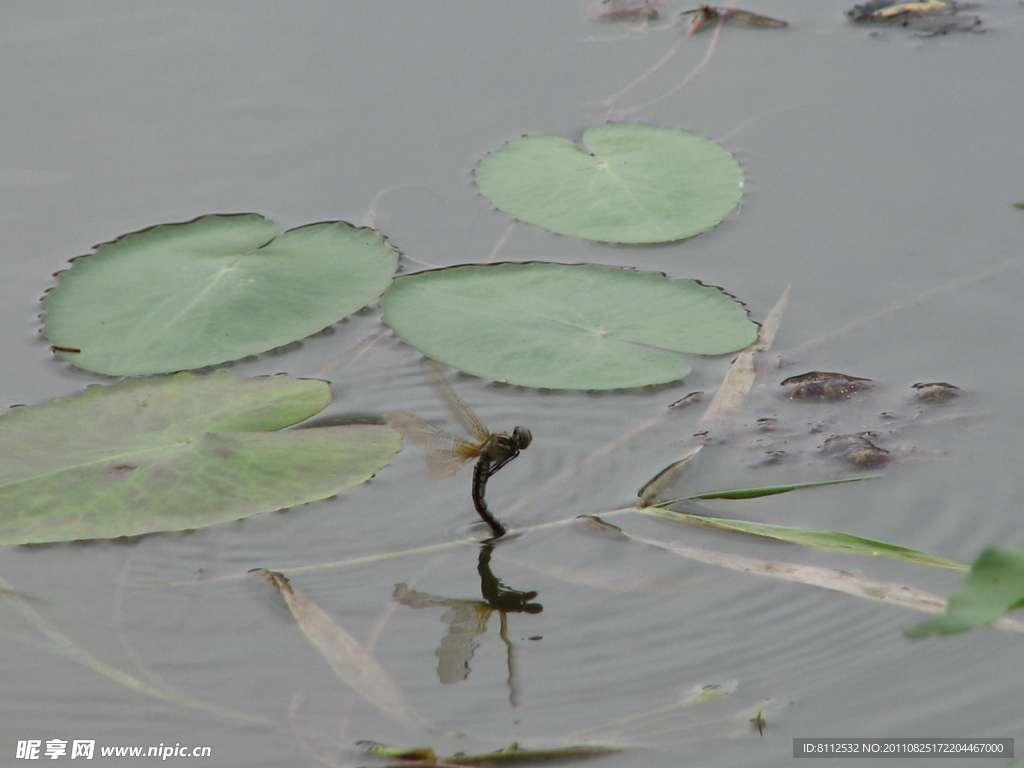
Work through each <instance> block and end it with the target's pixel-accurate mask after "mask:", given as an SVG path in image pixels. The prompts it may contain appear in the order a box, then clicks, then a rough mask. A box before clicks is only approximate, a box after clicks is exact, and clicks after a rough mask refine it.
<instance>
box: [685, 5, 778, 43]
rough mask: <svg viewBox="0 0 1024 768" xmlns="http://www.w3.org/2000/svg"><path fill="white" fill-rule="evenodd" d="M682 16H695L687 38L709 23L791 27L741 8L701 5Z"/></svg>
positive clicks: (687, 32)
mask: <svg viewBox="0 0 1024 768" xmlns="http://www.w3.org/2000/svg"><path fill="white" fill-rule="evenodd" d="M680 15H681V16H690V15H692V16H693V21H692V22H690V27H689V29H687V30H686V36H687V37H689V36H690V35H692V34H693V33H694V32H697V31H698V30H699V29H700V28H701V27H703V26H704V24H705V23H707V22H709V21H723V22H725V21H738V22H740V23H741V24H753V25H754V26H755V27H788V26H789V22H788V21H782V20H781V19H773V18H771V17H769V16H762V15H761V14H760V13H753V12H751V11H742V10H740V9H739V8H719V7H717V6H714V5H701V6H698V7H697V8H691V9H690V10H689V11H683V12H682V14H680Z"/></svg>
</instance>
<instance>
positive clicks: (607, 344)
mask: <svg viewBox="0 0 1024 768" xmlns="http://www.w3.org/2000/svg"><path fill="white" fill-rule="evenodd" d="M381 306H382V307H383V309H384V320H385V322H386V323H387V324H388V325H389V326H390V327H391V328H392V330H394V332H395V333H396V334H397V335H398V337H399V338H400V339H402V341H404V342H406V343H407V344H409V345H410V346H413V347H415V348H416V349H418V350H419V351H420V352H422V353H423V354H424V355H426V356H427V357H430V358H432V359H434V360H438V361H440V362H443V363H447V364H448V365H451V366H454V367H455V368H458V369H459V370H461V371H464V372H465V373H469V374H472V375H474V376H480V377H482V378H486V379H491V380H493V381H501V382H506V383H509V384H515V385H518V386H523V387H543V388H546V389H624V388H627V387H639V386H646V385H651V384H662V383H665V382H669V381H676V380H678V379H681V378H683V377H684V376H686V375H687V374H688V373H689V372H690V370H691V369H690V366H689V365H687V364H686V363H685V362H684V361H682V360H680V359H679V358H678V357H677V356H676V355H674V354H671V353H678V352H683V353H687V354H691V355H721V354H727V353H729V352H735V351H736V350H739V349H742V348H743V347H745V346H747V345H748V344H749V343H750V342H752V341H753V340H754V338H755V337H756V335H757V325H756V324H755V323H754V322H753V321H751V320H750V318H749V317H748V316H747V311H746V309H745V308H744V306H743V305H742V304H740V303H739V302H738V301H736V300H735V299H734V298H733V297H732V296H730V295H729V294H727V293H726V292H725V291H723V290H721V289H720V288H715V287H713V286H708V285H703V284H702V283H699V282H697V281H696V280H670V279H668V278H667V277H666V276H665V275H663V274H661V273H654V272H635V271H633V270H629V269H622V268H618V267H603V266H597V265H593V264H575V265H572V264H549V263H541V262H532V263H514V264H512V263H506V264H492V265H486V266H483V265H479V266H478V265H466V266H459V267H449V268H446V269H436V270H430V271H426V272H419V273H416V274H413V275H406V276H402V277H399V278H396V279H395V281H394V282H393V283H392V286H391V288H390V289H389V290H388V292H387V293H385V294H384V296H382V297H381Z"/></svg>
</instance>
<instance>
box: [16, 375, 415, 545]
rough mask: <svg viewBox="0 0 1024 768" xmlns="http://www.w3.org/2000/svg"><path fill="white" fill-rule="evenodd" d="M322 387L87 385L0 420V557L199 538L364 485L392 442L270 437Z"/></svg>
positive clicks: (373, 428) (307, 410)
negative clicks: (178, 534)
mask: <svg viewBox="0 0 1024 768" xmlns="http://www.w3.org/2000/svg"><path fill="white" fill-rule="evenodd" d="M330 400H331V395H330V388H329V387H328V385H327V383H326V382H323V381H313V380H303V379H293V378H291V377H290V376H287V375H284V374H279V375H277V376H269V377H262V378H256V379H243V378H240V377H237V376H234V375H231V374H228V373H217V374H213V375H210V376H197V375H195V374H191V373H179V374H175V375H173V376H161V377H155V378H146V379H126V380H125V381H122V382H120V383H119V384H115V385H113V386H109V387H102V386H92V387H89V388H88V389H86V390H85V392H83V393H82V394H81V395H79V396H77V397H68V398H61V399H59V400H54V401H53V402H50V403H46V404H45V405H35V406H22V407H18V408H14V409H12V410H11V411H9V412H8V413H6V414H4V415H3V416H0V544H29V543H40V542H50V541H68V540H72V539H95V538H111V537H116V536H135V535H138V534H143V533H151V532H154V531H177V530H183V529H187V528H202V527H204V526H207V525H213V524H215V523H222V522H227V521H230V520H237V519H238V518H241V517H248V516H249V515H254V514H256V513H258V512H269V511H272V510H277V509H284V508H287V507H292V506H295V505H297V504H304V503H306V502H310V501H315V500H317V499H324V498H327V497H329V496H333V495H334V494H336V493H339V492H341V491H342V490H344V489H345V488H348V487H350V486H352V485H355V484H357V483H361V482H363V481H365V480H367V479H369V478H370V477H372V476H373V474H374V473H375V472H377V471H378V470H380V469H381V468H383V467H385V466H387V464H388V461H389V460H390V458H391V456H392V454H394V453H396V452H397V451H398V449H399V438H398V434H397V433H396V432H394V431H392V430H391V429H388V428H387V427H383V426H377V425H371V424H361V425H351V426H338V427H321V428H317V429H293V430H286V431H277V430H281V429H282V428H283V427H286V426H289V425H291V424H295V423H297V422H300V421H302V420H304V419H306V418H309V417H310V416H312V415H313V414H315V413H317V412H319V411H320V410H322V409H323V408H324V407H325V406H326V405H327V404H328V403H329V402H330Z"/></svg>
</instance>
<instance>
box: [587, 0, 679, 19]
mask: <svg viewBox="0 0 1024 768" xmlns="http://www.w3.org/2000/svg"><path fill="white" fill-rule="evenodd" d="M662 5H663V3H662V2H661V0H601V4H600V5H599V6H598V7H597V9H596V10H595V11H594V14H593V17H594V18H595V19H596V20H597V21H644V20H647V21H654V20H655V19H659V18H661V8H662Z"/></svg>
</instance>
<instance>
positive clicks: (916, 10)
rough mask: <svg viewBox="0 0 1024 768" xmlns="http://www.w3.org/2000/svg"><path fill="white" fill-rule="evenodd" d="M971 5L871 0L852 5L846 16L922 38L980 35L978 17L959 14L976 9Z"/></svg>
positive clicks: (934, 0) (933, 0) (949, 1)
mask: <svg viewBox="0 0 1024 768" xmlns="http://www.w3.org/2000/svg"><path fill="white" fill-rule="evenodd" d="M976 7H977V6H976V5H975V4H973V3H960V2H955V1H954V0H919V2H904V3H900V2H893V1H892V0H870V1H869V2H866V3H863V4H861V5H855V6H853V8H851V9H850V10H849V11H847V12H846V15H847V16H848V17H849V19H850V21H855V22H874V23H883V24H892V25H894V26H900V27H905V28H907V29H910V30H911V31H912V32H913V33H914V34H916V35H919V36H923V37H932V36H935V35H948V34H949V33H951V32H983V31H984V30H983V29H981V26H982V21H981V18H980V17H978V16H975V15H972V14H964V13H961V11H963V10H964V9H967V8H976Z"/></svg>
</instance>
